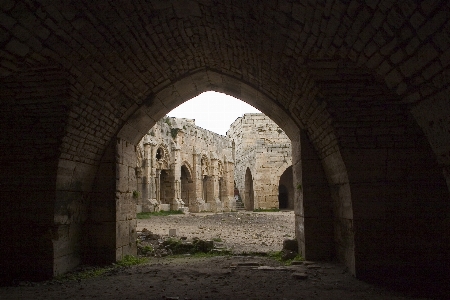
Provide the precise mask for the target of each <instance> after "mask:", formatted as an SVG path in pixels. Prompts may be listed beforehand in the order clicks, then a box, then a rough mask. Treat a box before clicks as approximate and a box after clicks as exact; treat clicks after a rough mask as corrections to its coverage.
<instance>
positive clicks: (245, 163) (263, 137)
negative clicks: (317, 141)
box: [227, 113, 293, 210]
mask: <svg viewBox="0 0 450 300" xmlns="http://www.w3.org/2000/svg"><path fill="white" fill-rule="evenodd" d="M227 137H228V138H229V139H230V140H231V141H232V145H234V147H233V146H232V148H233V151H234V153H233V154H234V157H235V166H234V178H235V183H236V186H237V188H238V190H239V193H240V195H241V198H242V200H243V201H244V205H245V207H246V209H250V210H252V209H269V208H278V207H279V203H278V187H279V182H280V177H281V175H282V174H283V172H284V171H285V170H286V169H287V168H288V167H289V166H291V165H292V152H291V141H290V139H289V138H288V136H287V135H286V134H285V133H284V132H283V130H281V128H280V127H279V126H278V125H277V124H276V123H275V122H273V121H272V120H271V119H270V118H268V117H267V116H265V115H264V114H262V113H257V114H244V116H243V117H240V118H238V119H236V121H234V123H233V124H231V126H230V129H229V130H228V132H227ZM248 172H250V173H251V179H252V182H253V187H252V190H253V199H252V195H250V191H249V189H250V188H251V187H249V183H248V182H247V184H246V174H247V181H248V179H249V177H248V174H249V173H248ZM289 190H291V191H292V189H289ZM292 197H293V195H290V198H291V199H292ZM291 201H292V200H291Z"/></svg>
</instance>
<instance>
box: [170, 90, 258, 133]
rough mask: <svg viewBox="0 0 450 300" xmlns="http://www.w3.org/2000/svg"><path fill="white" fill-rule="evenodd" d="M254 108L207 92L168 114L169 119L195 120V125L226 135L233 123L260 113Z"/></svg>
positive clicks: (237, 100)
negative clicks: (243, 116) (249, 115)
mask: <svg viewBox="0 0 450 300" xmlns="http://www.w3.org/2000/svg"><path fill="white" fill-rule="evenodd" d="M259 112H260V111H259V110H257V109H256V108H254V107H253V106H251V105H249V104H247V103H245V102H243V101H241V100H239V99H236V98H234V97H231V96H228V95H226V94H222V93H217V92H212V91H211V92H205V93H202V94H200V95H198V96H197V97H194V98H192V99H191V100H189V101H186V102H184V103H183V104H181V105H180V106H178V107H176V108H175V109H173V110H172V111H171V112H169V113H168V116H169V117H176V118H188V119H195V125H197V126H199V127H202V128H204V129H208V130H210V131H213V132H215V133H218V134H221V135H226V133H227V130H228V129H230V125H231V123H233V122H234V121H235V120H236V119H237V118H239V117H242V115H243V114H245V113H259Z"/></svg>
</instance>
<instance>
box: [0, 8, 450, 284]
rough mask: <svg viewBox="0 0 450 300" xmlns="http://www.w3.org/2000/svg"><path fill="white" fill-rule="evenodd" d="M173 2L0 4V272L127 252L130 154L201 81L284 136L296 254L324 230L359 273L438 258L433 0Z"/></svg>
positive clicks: (440, 151) (443, 188)
mask: <svg viewBox="0 0 450 300" xmlns="http://www.w3.org/2000/svg"><path fill="white" fill-rule="evenodd" d="M189 4H190V9H189V10H186V9H185V7H184V6H183V2H182V1H172V2H170V3H168V4H162V3H156V2H154V1H147V2H145V1H143V2H142V1H141V2H133V3H130V4H129V5H126V6H120V5H117V3H115V1H103V2H101V3H99V2H97V1H84V0H80V1H76V2H73V3H71V7H70V8H68V7H66V6H65V5H62V4H61V3H60V4H58V3H56V2H55V3H37V4H36V5H37V6H39V8H38V9H36V7H35V6H33V5H26V4H20V5H19V4H17V5H16V4H14V5H7V6H5V7H2V13H3V14H5V15H6V16H7V19H8V20H9V22H7V23H8V24H6V25H4V26H6V27H4V31H5V32H6V34H5V36H6V40H5V42H4V43H3V44H2V45H3V49H2V54H1V56H2V64H1V65H0V77H1V84H0V88H1V93H0V95H1V97H2V103H5V105H6V109H5V110H4V114H5V115H4V116H3V117H2V118H1V124H2V128H4V129H5V130H1V131H0V132H1V134H2V138H1V139H0V141H1V146H2V157H1V164H2V166H3V168H2V170H4V171H3V172H4V174H2V183H3V184H2V187H1V191H2V195H5V196H4V197H3V198H5V200H2V207H3V208H5V212H4V216H2V221H4V222H3V223H2V224H3V225H4V226H2V227H3V228H2V229H1V230H2V232H1V234H0V236H1V237H2V241H1V242H2V245H3V244H5V245H8V248H7V249H2V251H5V252H4V253H3V255H1V257H4V258H3V260H2V263H4V265H5V268H4V269H5V270H7V271H6V272H5V273H6V274H13V275H14V274H20V275H24V274H23V273H27V274H25V275H27V276H28V273H31V272H33V274H34V275H41V274H43V275H44V276H47V277H48V276H51V275H53V274H55V275H56V274H60V273H64V272H66V271H68V270H70V269H72V268H74V267H75V266H76V265H78V264H80V263H81V262H92V261H94V262H101V261H102V260H103V261H114V260H116V259H120V258H121V257H123V255H126V254H133V253H134V252H135V249H134V248H133V247H132V245H133V243H134V241H135V236H134V233H133V231H132V230H131V229H130V228H132V227H133V222H134V221H133V220H129V218H128V216H129V215H133V211H129V207H132V205H131V199H132V195H131V193H132V190H130V189H129V184H131V183H134V182H135V181H136V178H135V175H133V173H132V167H134V166H132V163H131V162H130V161H129V158H130V157H134V156H133V155H131V154H134V152H135V149H134V148H135V146H136V145H137V143H138V141H139V140H140V139H141V138H142V136H143V135H144V134H145V133H146V132H147V130H148V129H149V128H150V127H151V126H152V125H153V123H154V122H155V121H156V120H158V119H160V118H161V117H163V116H164V115H165V114H166V113H167V112H168V111H170V109H172V108H174V107H175V106H177V105H178V104H180V103H182V102H184V101H186V100H188V99H190V98H191V97H192V96H195V95H198V94H199V93H201V92H202V91H205V90H215V91H219V92H225V93H227V94H230V95H232V96H235V97H238V98H240V99H242V100H244V101H247V102H249V103H250V104H252V105H254V106H255V107H257V108H258V109H259V110H261V111H262V112H264V113H266V114H267V115H269V116H270V117H271V118H272V119H273V120H274V121H275V122H276V123H277V124H278V125H279V126H280V127H282V128H283V129H284V130H285V132H286V133H287V134H288V135H289V137H290V138H291V140H292V142H293V146H292V147H293V153H294V155H296V157H295V158H294V159H293V174H294V186H295V191H296V196H295V201H296V207H295V211H296V225H295V226H296V230H297V238H298V240H299V242H300V244H301V245H302V247H301V249H302V251H303V253H304V255H305V256H306V257H307V258H308V257H310V255H313V254H315V253H319V251H317V250H322V252H328V253H331V252H330V251H329V247H328V245H329V244H330V243H329V241H331V244H332V247H331V248H332V249H334V250H333V251H334V253H332V254H333V255H336V257H337V258H338V259H339V260H340V261H343V262H344V263H345V264H346V265H347V266H348V268H349V270H350V271H351V272H352V273H353V274H356V275H357V276H358V277H364V276H369V275H371V274H379V276H384V274H385V273H384V272H383V269H384V270H389V269H391V268H390V267H391V266H398V267H401V266H410V265H416V266H417V268H418V269H420V268H427V265H426V264H427V263H428V262H431V261H436V262H440V263H442V265H444V264H445V263H449V262H448V259H447V260H445V259H442V256H443V255H444V253H448V252H450V251H448V250H449V249H448V248H449V246H448V244H445V243H444V238H443V237H442V236H444V235H447V236H448V232H447V231H445V232H443V231H442V230H441V229H442V228H443V227H442V225H443V224H445V222H447V223H448V220H449V218H450V213H449V207H448V199H449V189H450V180H449V178H450V175H449V174H450V172H449V166H450V156H449V153H450V152H449V150H450V142H449V141H450V138H449V137H450V132H449V131H448V129H449V125H448V124H449V116H450V113H449V111H450V107H449V101H448V94H449V91H448V86H449V78H448V76H446V72H447V70H448V65H449V59H448V53H449V50H450V44H449V43H447V42H446V39H445V38H444V37H445V34H446V33H447V32H448V28H447V27H448V26H447V24H446V23H448V18H446V15H445V12H446V11H448V8H449V6H448V5H449V4H448V2H447V1H434V2H433V3H426V4H421V3H418V2H417V1H402V2H395V1H390V2H389V1H381V2H379V3H369V1H366V2H365V3H362V2H358V1H334V2H320V1H316V2H311V1H309V2H308V1H295V2H289V1H287V2H282V1H281V2H277V3H276V4H274V3H273V2H267V3H260V5H254V3H253V2H251V1H249V2H247V1H241V2H233V3H231V2H228V1H223V2H217V3H216V2H208V1H196V0H192V1H189ZM36 11H39V12H42V13H36ZM104 11H107V12H108V14H103V13H101V12H104ZM72 12H75V13H72ZM219 14H220V16H221V18H214V17H211V16H217V15H219ZM149 15H151V16H152V18H151V20H150V19H149V18H148V16H149ZM386 15H388V17H386V18H383V17H380V16H386ZM105 16H108V17H105ZM124 16H125V17H124ZM30 20H32V21H30ZM48 20H53V21H52V22H50V23H51V26H49V25H48V24H49V21H48ZM99 24H100V25H101V26H100V25H99ZM230 24H233V26H230ZM269 25H270V26H269ZM22 27H23V28H25V29H24V30H25V31H26V32H27V34H26V38H23V36H19V35H18V34H17V32H18V30H17V28H22ZM42 28H44V30H42ZM19 31H20V30H19ZM168 53H170V54H171V55H168ZM3 100H5V101H3ZM17 116H21V117H20V118H18V117H17ZM300 140H302V143H301V144H300ZM307 143H309V145H307V146H304V145H305V144H307ZM23 145H30V147H24V146H23ZM295 152H296V154H295ZM305 156H306V157H305ZM443 169H444V170H445V172H444V175H443V174H442V170H443ZM302 171H303V174H302ZM302 175H305V176H304V177H303V176H302ZM306 175H308V176H306ZM316 179H317V180H316ZM445 179H447V182H448V184H449V185H447V184H446V181H445ZM314 191H321V192H323V194H322V195H324V196H325V198H322V197H320V198H319V197H317V196H314V195H315V193H314ZM318 203H319V204H320V205H318ZM36 207H39V209H35V208H36ZM317 208H320V210H317ZM326 220H328V221H326ZM18 224H19V225H18ZM317 224H320V226H317ZM418 224H419V226H418ZM17 226H20V227H17ZM30 227H32V228H38V229H39V230H38V231H37V232H36V234H33V235H32V236H33V238H32V239H29V237H28V236H29V235H28V234H27V228H30ZM313 228H321V229H323V232H321V234H319V235H315V234H313V233H314V232H315V231H313V230H312V229H313ZM417 228H420V230H419V231H418V230H417ZM322 233H323V234H322ZM56 236H57V237H58V238H54V237H56ZM105 236H107V237H108V238H104V237H105ZM317 236H321V237H324V239H326V241H327V243H326V245H327V246H326V247H322V246H320V245H323V243H322V242H323V241H322V240H321V241H318V240H315V238H316V237H317ZM330 236H331V238H330ZM27 238H28V242H29V245H22V243H20V242H19V241H22V240H24V239H27ZM333 241H334V242H335V243H334V242H333ZM333 243H334V244H333ZM30 245H31V246H30ZM86 245H89V247H87V246H86ZM130 245H131V246H130ZM320 248H321V249H320ZM442 248H443V249H442ZM36 249H39V251H36ZM323 249H325V250H323ZM439 249H442V250H439ZM36 253H39V256H36ZM311 253H312V254H311ZM380 253H384V254H385V256H384V257H383V260H380V257H379V256H380ZM14 254H19V255H16V256H15V255H14ZM32 257H33V258H35V259H33V258H32ZM417 257H427V258H428V259H427V260H421V261H420V262H417ZM11 258H14V259H11ZM418 263H421V264H422V265H421V266H418ZM26 266H35V268H34V269H33V270H28V269H27V268H26ZM428 269H430V266H428ZM23 270H26V272H24V271H23ZM380 274H381V275H380Z"/></svg>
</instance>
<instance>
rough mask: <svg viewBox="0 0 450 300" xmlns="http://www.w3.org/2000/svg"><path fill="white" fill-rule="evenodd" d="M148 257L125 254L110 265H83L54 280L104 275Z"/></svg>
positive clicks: (71, 279)
mask: <svg viewBox="0 0 450 300" xmlns="http://www.w3.org/2000/svg"><path fill="white" fill-rule="evenodd" d="M147 261H148V259H146V258H139V257H134V256H132V255H125V257H124V258H123V259H122V260H119V261H118V262H116V263H113V264H112V265H108V266H104V267H84V268H83V269H82V270H78V271H74V272H71V273H67V274H63V275H59V276H56V277H55V278H54V280H56V281H73V280H77V281H80V280H83V279H90V278H95V277H100V276H103V275H106V274H108V273H111V272H113V271H114V270H117V269H119V268H124V267H130V266H134V265H139V264H143V263H146V262H147Z"/></svg>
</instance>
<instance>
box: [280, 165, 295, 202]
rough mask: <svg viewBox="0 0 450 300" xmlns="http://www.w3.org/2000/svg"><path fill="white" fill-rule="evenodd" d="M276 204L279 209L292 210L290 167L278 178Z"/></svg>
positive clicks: (292, 192) (292, 196) (291, 176)
mask: <svg viewBox="0 0 450 300" xmlns="http://www.w3.org/2000/svg"><path fill="white" fill-rule="evenodd" d="M278 203H279V208H280V209H294V181H293V175H292V166H290V167H289V168H287V169H286V170H285V171H284V172H283V174H282V175H281V177H280V183H279V185H278Z"/></svg>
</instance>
